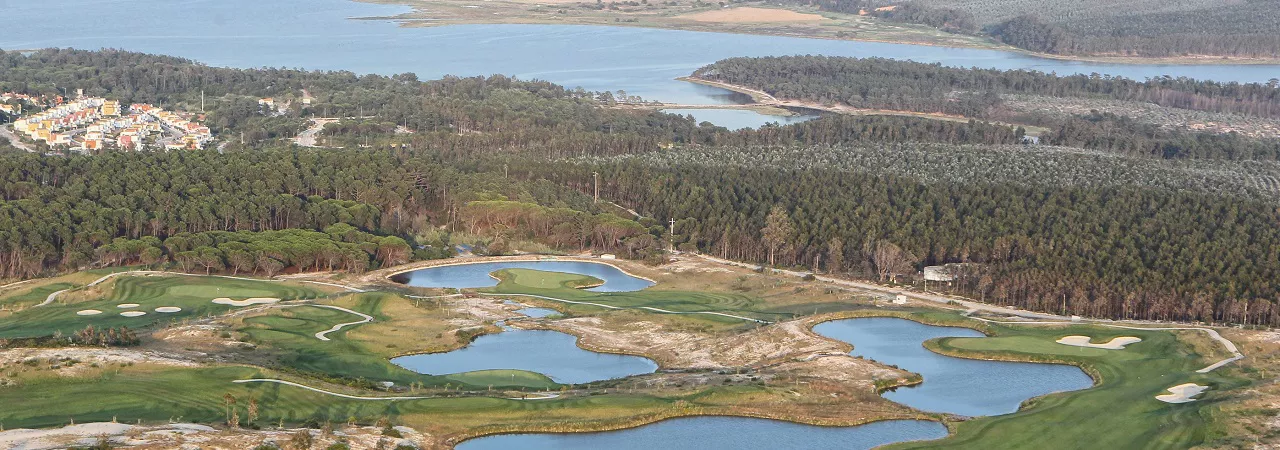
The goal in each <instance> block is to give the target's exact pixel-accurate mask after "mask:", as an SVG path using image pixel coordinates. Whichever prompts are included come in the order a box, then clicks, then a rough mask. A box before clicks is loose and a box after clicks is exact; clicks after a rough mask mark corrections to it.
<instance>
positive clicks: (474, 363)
mask: <svg viewBox="0 0 1280 450" xmlns="http://www.w3.org/2000/svg"><path fill="white" fill-rule="evenodd" d="M577 341H578V338H576V337H574V336H571V335H568V334H564V333H560V332H557V331H546V330H518V329H511V328H508V329H506V330H505V331H503V332H501V333H498V334H489V335H485V336H480V337H478V338H476V340H475V341H474V342H472V343H471V344H470V345H468V346H466V347H463V348H461V349H458V350H454V351H451V352H446V353H432V354H426V355H410V356H402V357H399V358H394V359H392V360H391V362H392V363H395V364H396V365H399V366H401V367H404V368H406V369H409V370H412V371H415V372H418V373H425V374H430V375H446V374H453V373H462V372H473V371H477V370H492V369H519V370H527V371H530V372H537V373H541V374H543V375H546V376H548V377H551V379H552V380H555V381H556V382H558V383H574V384H577V383H590V382H593V381H600V380H610V379H614V378H623V377H628V376H631V375H639V374H643V373H652V372H654V371H656V370H658V364H656V363H654V362H653V360H650V359H648V358H642V357H639V356H630V355H614V354H609V353H596V352H592V351H588V350H583V349H582V348H579V347H578V344H577Z"/></svg>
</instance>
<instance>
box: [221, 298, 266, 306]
mask: <svg viewBox="0 0 1280 450" xmlns="http://www.w3.org/2000/svg"><path fill="white" fill-rule="evenodd" d="M279 301H280V299H278V298H275V297H253V298H246V299H244V300H232V299H229V298H226V297H220V298H215V299H213V302H214V303H217V304H219V305H231V306H250V305H267V304H271V303H276V302H279Z"/></svg>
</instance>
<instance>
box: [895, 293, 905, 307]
mask: <svg viewBox="0 0 1280 450" xmlns="http://www.w3.org/2000/svg"><path fill="white" fill-rule="evenodd" d="M893 304H895V305H905V304H907V296H906V295H905V294H898V295H897V296H896V297H894V298H893Z"/></svg>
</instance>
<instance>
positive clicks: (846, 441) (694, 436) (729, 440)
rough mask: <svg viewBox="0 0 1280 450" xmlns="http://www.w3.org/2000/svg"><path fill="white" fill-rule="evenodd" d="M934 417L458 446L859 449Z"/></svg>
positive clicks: (911, 434)
mask: <svg viewBox="0 0 1280 450" xmlns="http://www.w3.org/2000/svg"><path fill="white" fill-rule="evenodd" d="M946 435H947V428H946V427H945V426H943V425H942V424H940V423H937V422H928V421H922V420H889V421H883V422H872V423H869V424H866V425H860V426H856V427H819V426H813V425H803V424H797V423H791V422H782V421H777V420H766V419H755V418H746V417H684V418H678V419H671V420H665V421H662V422H658V423H655V424H651V425H645V426H642V427H639V428H631V429H626V430H620V431H607V432H600V433H569V434H555V433H541V434H506V435H498V436H488V437H482V438H478V439H472V440H468V441H463V442H462V443H461V444H458V446H457V447H456V448H457V449H458V450H505V449H523V450H553V449H554V450H597V449H609V450H658V449H662V450H686V449H687V450H712V449H742V450H755V449H760V450H765V449H768V450H775V449H805V450H864V449H870V448H874V447H878V446H881V445H885V444H891V443H894V442H905V441H921V440H932V439H939V438H942V437H945V436H946Z"/></svg>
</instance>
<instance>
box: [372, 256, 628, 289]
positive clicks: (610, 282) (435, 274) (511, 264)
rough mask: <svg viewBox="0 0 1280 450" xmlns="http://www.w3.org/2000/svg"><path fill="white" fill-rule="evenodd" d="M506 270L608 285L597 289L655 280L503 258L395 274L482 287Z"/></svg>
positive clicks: (605, 268) (601, 268)
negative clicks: (567, 276) (556, 274)
mask: <svg viewBox="0 0 1280 450" xmlns="http://www.w3.org/2000/svg"><path fill="white" fill-rule="evenodd" d="M502 269H532V270H541V271H545V272H563V273H573V274H578V275H587V276H591V277H595V278H599V279H601V280H603V281H604V284H602V285H600V286H596V287H593V288H589V289H587V290H588V291H593V292H631V291H638V290H641V289H644V288H647V287H649V286H653V282H652V281H649V280H646V279H643V278H636V277H633V276H631V275H628V274H627V273H626V272H623V271H622V270H619V269H618V268H617V267H614V266H611V265H608V264H601V263H593V262H585V261H500V262H482V263H472V264H456V265H450V266H437V267H428V268H425V269H418V270H414V271H410V272H405V273H402V274H398V275H395V276H393V277H391V279H392V280H394V281H396V282H397V283H404V284H408V285H409V286H414V287H427V288H482V287H493V286H497V285H498V280H497V279H496V278H494V277H492V276H490V275H489V274H491V273H493V272H497V271H499V270H502Z"/></svg>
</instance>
